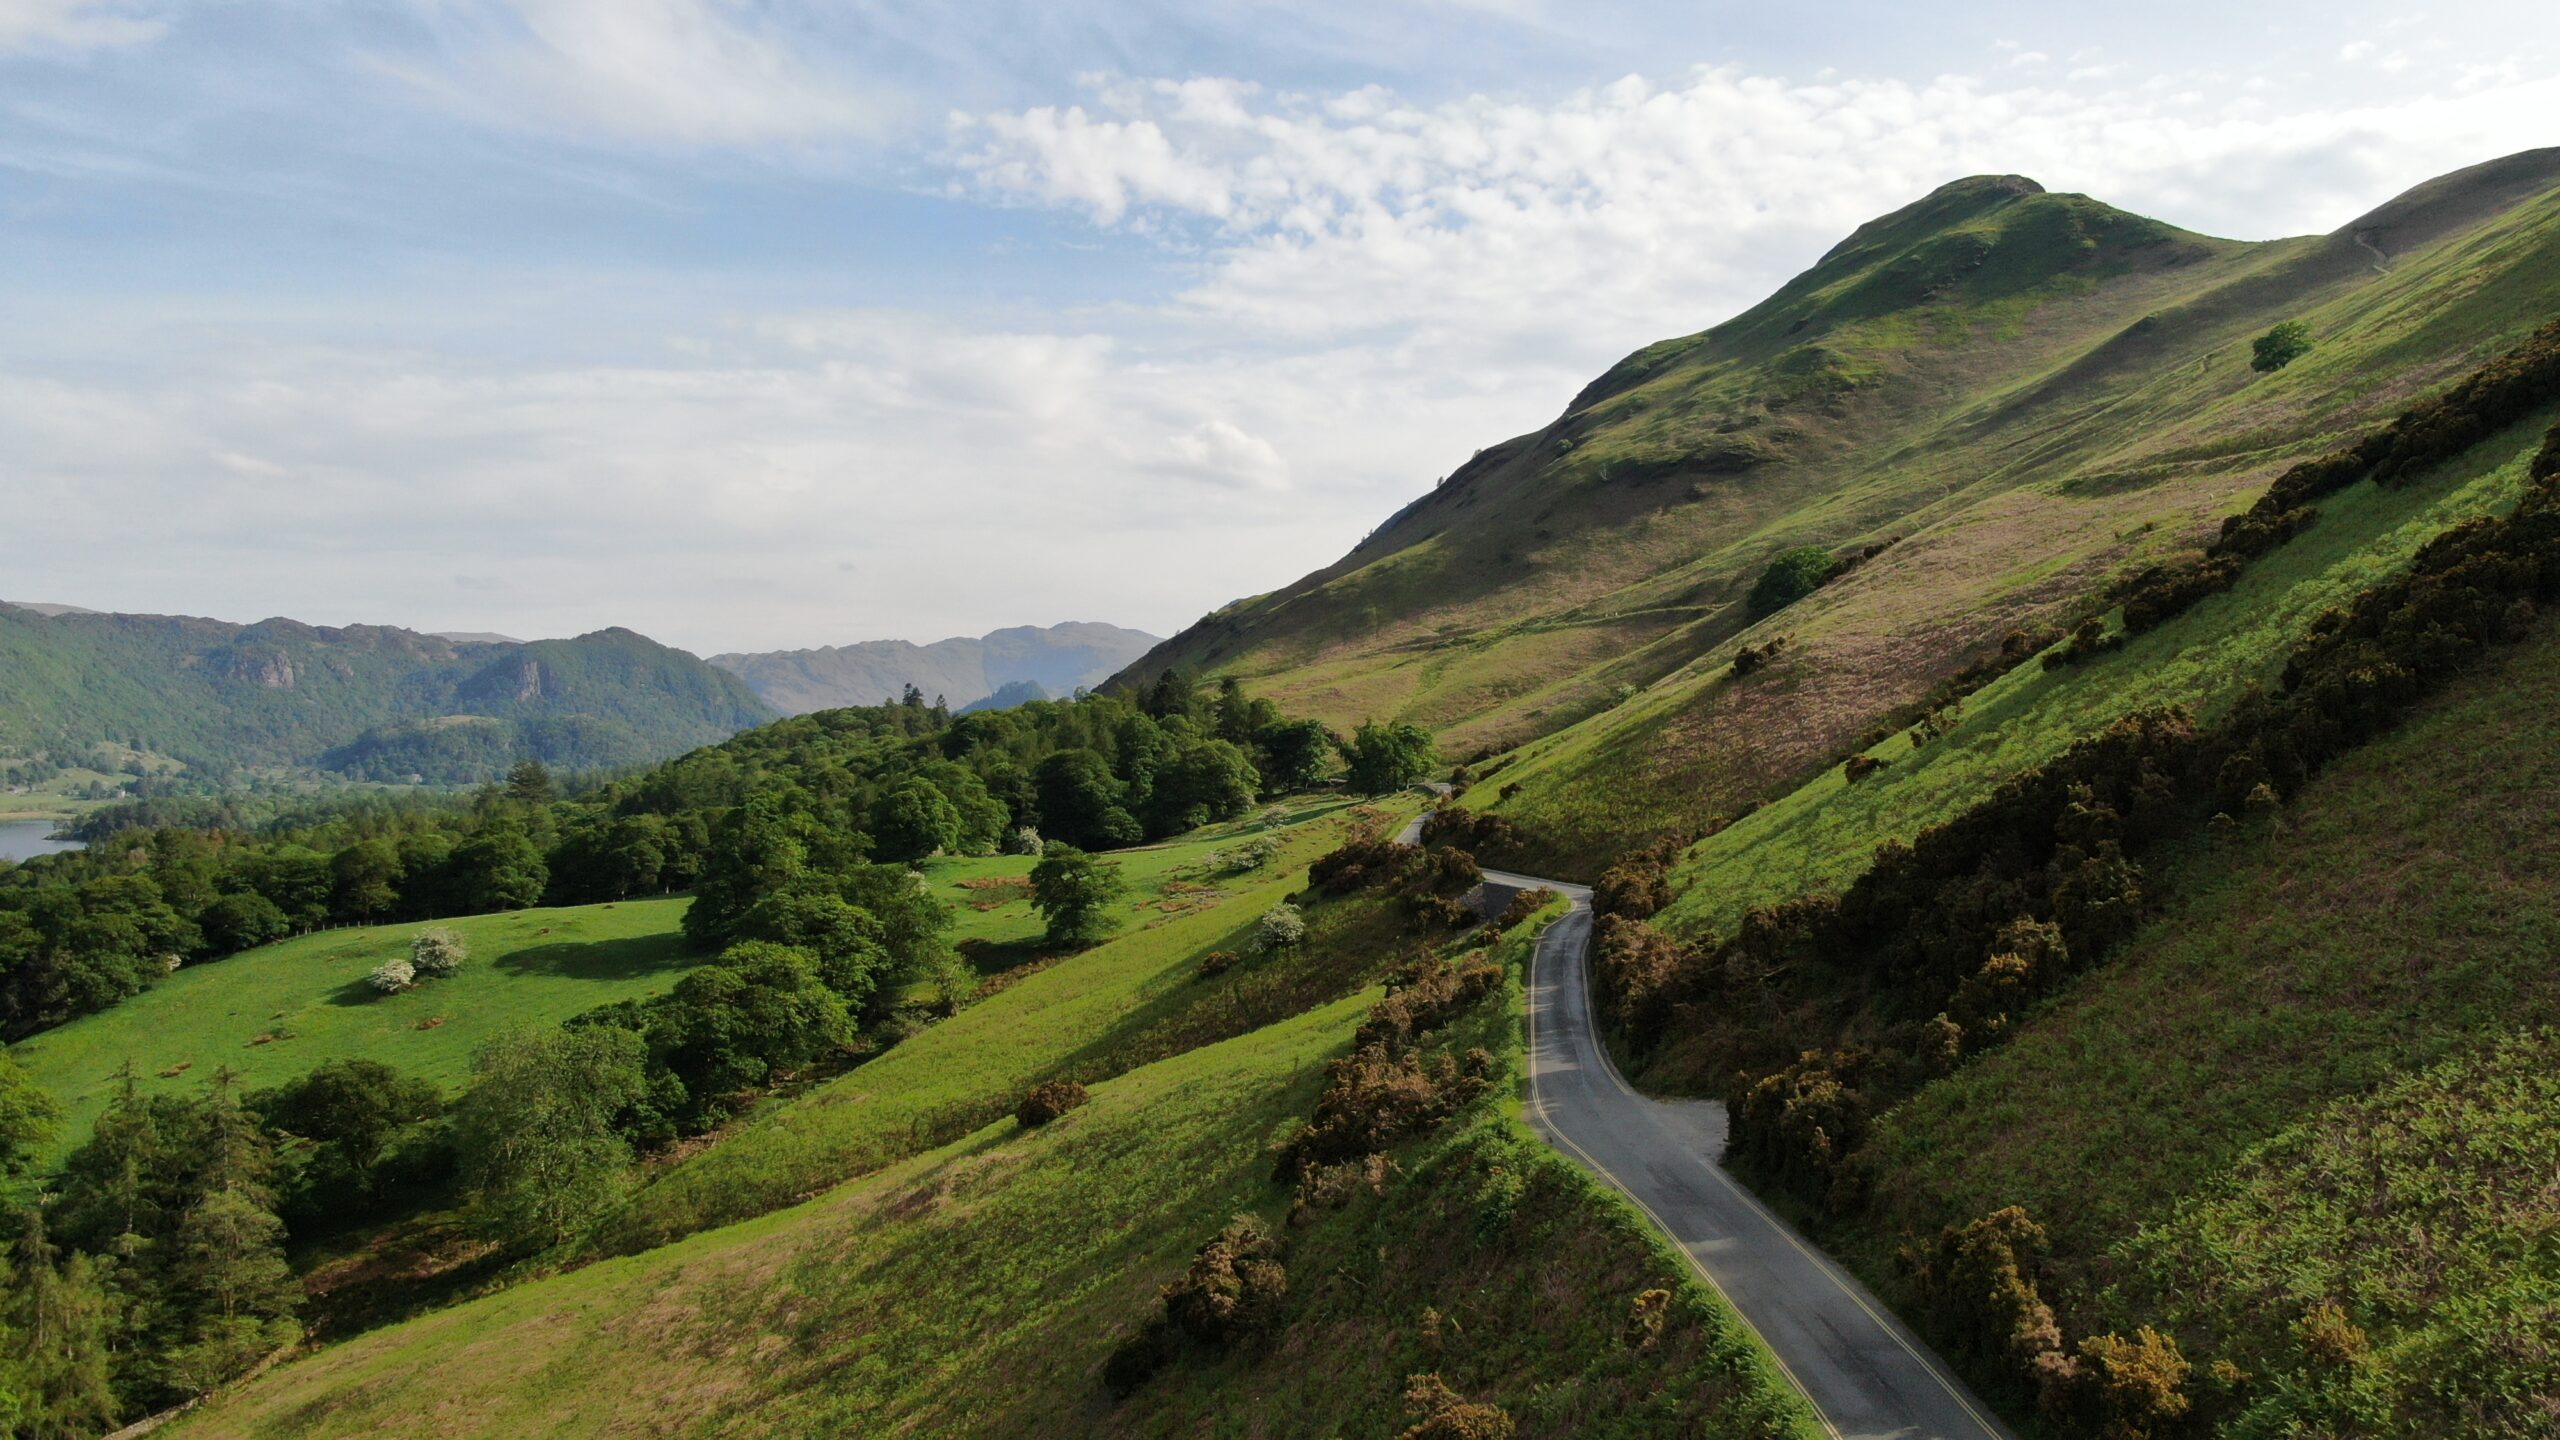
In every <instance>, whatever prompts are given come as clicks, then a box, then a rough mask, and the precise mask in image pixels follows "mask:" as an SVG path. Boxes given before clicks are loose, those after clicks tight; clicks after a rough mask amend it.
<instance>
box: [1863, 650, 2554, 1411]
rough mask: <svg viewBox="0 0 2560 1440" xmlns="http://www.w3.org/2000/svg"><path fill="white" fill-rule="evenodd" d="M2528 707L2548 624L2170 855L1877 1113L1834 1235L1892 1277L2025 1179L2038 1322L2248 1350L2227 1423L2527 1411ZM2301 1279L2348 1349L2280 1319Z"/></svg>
mask: <svg viewBox="0 0 2560 1440" xmlns="http://www.w3.org/2000/svg"><path fill="white" fill-rule="evenodd" d="M2555 716H2560V630H2555V629H2554V628H2553V627H2552V626H2551V625H2549V624H2548V623H2546V624H2545V625H2544V626H2543V627H2542V629H2541V631H2540V633H2539V635H2538V637H2537V638H2536V639H2535V640H2534V641H2532V642H2531V643H2530V644H2529V645H2526V646H2524V647H2521V648H2519V649H2518V650H2517V651H2515V652H2513V653H2512V654H2510V655H2507V656H2505V657H2503V658H2502V659H2501V660H2500V661H2499V662H2498V663H2495V664H2493V665H2491V666H2489V667H2487V668H2484V669H2483V670H2482V671H2480V672H2479V673H2477V674H2474V675H2472V676H2470V677H2469V678H2467V679H2466V680H2465V681H2464V682H2463V683H2462V684H2461V685H2460V686H2459V687H2458V688H2457V689H2456V690H2455V691H2454V692H2453V693H2451V694H2448V695H2446V696H2445V697H2444V698H2443V699H2442V700H2440V701H2439V702H2437V703H2436V704H2434V705H2432V706H2430V707H2429V708H2428V710H2427V711H2426V712H2425V713H2424V714H2423V715H2421V716H2420V717H2418V718H2417V719H2416V720H2414V721H2413V722H2412V723H2410V724H2409V725H2407V726H2406V727H2404V728H2403V729H2402V730H2400V731H2399V732H2398V733H2396V734H2394V735H2392V736H2391V737H2389V738H2388V739H2385V740H2383V741H2381V742H2380V743H2378V744H2376V745H2374V746H2372V747H2371V748H2369V749H2367V750H2364V751H2362V752H2359V753H2357V754H2356V755H2354V756H2352V757H2351V758H2349V759H2348V760H2346V761H2344V762H2342V763H2340V764H2339V765H2338V766H2337V768H2336V769H2334V770H2332V771H2331V772H2329V773H2328V774H2326V775H2324V776H2322V777H2321V778H2320V779H2318V780H2316V781H2314V782H2313V783H2312V784H2311V785H2310V786H2309V787H2308V788H2306V789H2305V790H2304V791H2303V792H2302V793H2301V794H2300V795H2299V796H2297V797H2295V799H2294V800H2293V802H2292V803H2291V804H2290V805H2288V806H2287V807H2286V809H2285V811H2284V813H2283V815H2282V817H2281V818H2280V819H2278V820H2274V821H2271V822H2269V824H2268V826H2267V828H2266V829H2265V831H2264V832H2263V833H2261V834H2257V835H2254V836H2251V837H2250V838H2248V839H2247V840H2246V841H2245V842H2242V843H2237V844H2224V845H2215V846H2208V847H2200V848H2197V849H2194V850H2191V851H2190V852H2189V853H2187V854H2185V855H2184V856H2183V857H2181V859H2180V860H2179V861H2178V863H2177V864H2176V865H2175V868H2174V869H2173V870H2172V872H2171V873H2170V874H2169V876H2168V877H2167V881H2166V884H2165V886H2164V889H2165V890H2166V892H2167V893H2168V894H2169V895H2171V896H2172V897H2174V898H2173V900H2172V901H2171V903H2170V904H2169V905H2168V906H2167V907H2166V908H2165V909H2164V910H2163V911H2162V912H2161V913H2160V914H2159V915H2158V916H2157V917H2156V918H2154V919H2153V920H2152V921H2151V922H2150V923H2149V924H2148V925H2146V926H2145V928H2144V929H2143V931H2142V933H2141V934H2140V935H2139V936H2138V937H2137V938H2136V939H2135V940H2134V941H2133V943H2132V944H2131V945H2130V946H2129V947H2128V948H2127V949H2126V950H2125V952H2124V953H2123V956H2122V958H2121V959H2119V960H2116V961H2114V962H2111V963H2110V964H2109V965H2108V966H2107V967H2106V968H2105V969H2103V970H2101V971H2099V972H2097V973H2096V974H2093V975H2092V976H2090V977H2089V978H2088V979H2086V980H2084V981H2083V982H2081V983H2080V984H2079V985H2077V986H2075V987H2073V988H2071V989H2069V990H2067V991H2065V992H2064V993H2063V994H2061V995H2060V996H2058V997H2057V998H2056V999H2055V1000H2054V1001H2053V1002H2052V1003H2051V1004H2050V1005H2049V1006H2048V1007H2047V1008H2045V1009H2044V1010H2042V1011H2041V1012H2039V1013H2037V1014H2036V1015H2035V1016H2034V1017H2033V1018H2032V1019H2030V1020H2029V1021H2027V1022H2026V1023H2025V1024H2024V1025H2023V1026H2022V1027H2021V1028H2020V1030H2019V1032H2018V1034H2017V1037H2016V1039H2015V1041H2014V1042H2013V1043H2011V1044H2009V1045H2008V1046H2006V1047H2004V1048H2002V1049H1999V1050H1996V1051H1993V1052H1991V1053H1990V1054H1988V1055H1986V1056H1985V1057H1984V1058H1983V1059H1982V1060H1981V1061H1979V1062H1977V1063H1976V1064H1973V1065H1971V1066H1968V1067H1966V1068H1965V1069H1963V1070H1962V1071H1960V1072H1958V1073H1957V1074H1956V1075H1955V1076H1953V1077H1951V1078H1949V1079H1947V1080H1945V1081H1942V1082H1939V1083H1938V1084H1936V1085H1933V1086H1931V1087H1929V1088H1928V1089H1926V1090H1924V1091H1922V1092H1921V1093H1920V1094H1919V1095H1918V1096H1916V1097H1914V1098H1913V1099H1912V1100H1910V1101H1908V1102H1906V1103H1905V1104H1904V1105H1903V1106H1901V1107H1900V1108H1898V1109H1897V1110H1895V1111H1894V1112H1892V1113H1890V1114H1888V1115H1886V1116H1884V1117H1883V1118H1882V1119H1881V1120H1880V1121H1879V1123H1878V1128H1877V1138H1876V1141H1875V1146H1876V1155H1877V1164H1876V1173H1877V1175H1878V1177H1879V1179H1878V1185H1877V1198H1876V1202H1875V1209H1874V1213H1873V1216H1872V1218H1871V1219H1870V1220H1869V1221H1867V1222H1866V1223H1864V1224H1862V1225H1861V1226H1860V1227H1859V1229H1858V1230H1856V1231H1854V1232H1850V1233H1848V1234H1847V1235H1845V1236H1844V1244H1846V1245H1847V1246H1848V1253H1849V1254H1850V1255H1852V1256H1853V1257H1854V1258H1856V1259H1857V1260H1858V1261H1860V1262H1861V1265H1862V1268H1864V1269H1866V1270H1867V1271H1868V1272H1869V1274H1870V1276H1871V1277H1872V1278H1876V1279H1878V1280H1879V1281H1880V1282H1882V1283H1886V1284H1890V1283H1891V1282H1892V1277H1893V1276H1894V1273H1895V1267H1894V1265H1893V1262H1892V1251H1893V1249H1894V1247H1895V1246H1897V1245H1898V1244H1901V1243H1904V1242H1905V1240H1906V1239H1908V1238H1912V1237H1919V1236H1926V1235H1929V1234H1933V1233H1935V1232H1936V1230H1937V1229H1938V1228H1940V1227H1941V1226H1946V1225H1958V1224H1963V1223H1965V1222H1968V1221H1971V1220H1973V1219H1975V1218H1977V1217H1979V1216H1983V1215H1987V1214H1990V1213H1992V1212H1994V1211H1996V1210H1999V1209H2001V1208H2002V1207H2005V1206H2010V1205H2017V1206H2022V1207H2024V1208H2025V1210H2026V1211H2027V1213H2028V1214H2029V1215H2030V1216H2032V1217H2033V1218H2034V1219H2035V1220H2036V1221H2037V1222H2038V1223H2040V1224H2041V1225H2042V1226H2043V1227H2044V1229H2045V1232H2046V1235H2047V1236H2048V1238H2049V1242H2050V1250H2049V1253H2048V1255H2047V1257H2046V1260H2045V1268H2044V1270H2043V1288H2044V1292H2045V1295H2046V1297H2047V1299H2048V1300H2049V1302H2050V1303H2052V1304H2053V1305H2054V1306H2055V1308H2056V1309H2057V1310H2058V1311H2060V1312H2061V1314H2062V1315H2063V1316H2064V1318H2065V1321H2066V1328H2067V1329H2069V1330H2071V1331H2072V1332H2074V1333H2077V1332H2081V1331H2084V1330H2109V1329H2112V1330H2119V1331H2130V1330H2131V1328H2132V1327H2134V1326H2136V1325H2141V1324H2149V1325H2155V1326H2159V1327H2161V1328H2162V1329H2164V1330H2168V1331H2170V1332H2172V1333H2174V1334H2176V1335H2177V1336H2178V1337H2179V1339H2180V1341H2181V1343H2182V1345H2183V1347H2184V1349H2185V1351H2186V1354H2187V1355H2188V1357H2189V1358H2190V1359H2191V1360H2192V1361H2193V1362H2194V1363H2195V1364H2197V1365H2199V1366H2202V1365H2204V1364H2206V1363H2207V1362H2209V1361H2211V1360H2216V1359H2222V1360H2229V1361H2232V1362H2235V1363H2237V1364H2239V1365H2240V1366H2241V1367H2242V1368H2244V1369H2246V1370H2249V1371H2251V1372H2252V1373H2253V1374H2255V1375H2256V1376H2257V1377H2258V1379H2257V1382H2256V1384H2255V1385H2253V1386H2252V1387H2250V1388H2249V1390H2248V1391H2247V1393H2246V1397H2245V1398H2244V1400H2243V1402H2242V1403H2241V1405H2240V1407H2239V1408H2241V1409H2244V1410H2248V1411H2249V1412H2250V1413H2249V1415H2248V1417H2247V1418H2246V1419H2245V1420H2241V1421H2236V1422H2235V1427H2236V1428H2235V1429H2234V1431H2233V1433H2236V1434H2247V1435H2273V1434H2281V1433H2324V1432H2323V1431H2322V1430H2321V1429H2320V1428H2319V1427H2322V1426H2339V1425H2342V1424H2348V1423H2350V1417H2352V1428H2347V1429H2344V1430H2343V1431H2329V1432H2326V1433H2351V1434H2358V1435H2377V1436H2379V1435H2407V1436H2419V1435H2448V1434H2455V1433H2459V1434H2464V1435H2476V1436H2495V1435H2515V1436H2524V1435H2536V1434H2544V1433H2547V1429H2546V1428H2544V1427H2547V1426H2548V1424H2549V1420H2550V1412H2549V1410H2548V1408H2547V1406H2548V1404H2549V1402H2550V1400H2551V1398H2552V1396H2554V1395H2555V1394H2560V1389H2555V1388H2554V1380H2555V1377H2560V1369H2555V1362H2560V1347H2555V1346H2554V1343H2553V1342H2554V1338H2555V1334H2560V1332H2555V1331H2554V1330H2553V1329H2552V1328H2551V1327H2552V1324H2553V1319H2554V1316H2553V1311H2552V1309H2551V1303H2550V1300H2551V1296H2552V1295H2553V1294H2555V1293H2560V1250H2555V1249H2554V1247H2553V1244H2552V1238H2553V1230H2552V1211H2551V1207H2550V1202H2549V1196H2548V1194H2547V1190H2546V1189H2545V1187H2546V1186H2547V1184H2548V1182H2549V1179H2550V1177H2551V1175H2552V1174H2553V1173H2554V1166H2555V1165H2560V1150H2555V1148H2554V1137H2555V1135H2560V1131H2555V1129H2554V1127H2553V1126H2552V1124H2551V1118H2552V1116H2553V1115H2554V1114H2555V1113H2560V1112H2555V1109H2554V1107H2555V1105H2560V1095H2555V1093H2554V1091H2553V1087H2552V1079H2551V1077H2552V1076H2553V1075H2554V1074H2555V1073H2560V1072H2555V1070H2554V1068H2553V1062H2554V1059H2555V1057H2560V1051H2555V1041H2554V1039H2553V1034H2554V1032H2553V1028H2552V1027H2554V1026H2555V1025H2560V975H2555V974H2554V973H2553V970H2552V967H2551V964H2550V959H2551V956H2552V954H2553V953H2554V950H2555V946H2560V918H2556V917H2555V912H2554V910H2553V908H2552V907H2551V905H2550V904H2549V903H2548V902H2549V898H2550V897H2551V896H2552V895H2553V894H2555V893H2560V814H2555V812H2554V805H2555V801H2560V758H2556V757H2560V743H2555V742H2560V720H2555V719H2554V717H2555ZM2323 1304H2328V1305H2335V1306H2338V1307H2340V1308H2341V1310H2342V1311H2343V1319H2344V1320H2345V1322H2347V1323H2349V1324H2352V1325H2354V1326H2355V1327H2357V1328H2358V1329H2360V1330H2362V1331H2363V1332H2364V1333H2365V1335H2366V1337H2367V1342H2368V1345H2367V1349H2366V1351H2365V1352H2364V1353H2363V1354H2362V1355H2360V1356H2359V1357H2358V1358H2356V1359H2355V1360H2354V1361H2353V1363H2347V1362H2344V1361H2339V1362H2337V1363H2336V1364H2334V1365H2332V1366H2326V1367H2324V1364H2323V1363H2322V1355H2321V1352H2320V1350H2319V1348H2318V1346H2316V1345H2312V1344H2310V1343H2309V1342H2308V1341H2307V1340H2306V1339H2305V1337H2304V1334H2303V1333H2302V1331H2301V1330H2300V1326H2301V1324H2302V1322H2303V1321H2304V1320H2305V1318H2306V1317H2307V1316H2308V1315H2309V1314H2310V1313H2311V1312H2312V1311H2313V1310H2314V1309H2315V1308H2316V1307H2318V1306H2321V1305H2323ZM2537 1396H2538V1397H2539V1399H2537V1398H2536V1397H2537ZM2287 1422H2290V1423H2293V1424H2297V1425H2302V1426H2305V1427H2310V1428H2309V1429H2308V1431H2307V1432H2288V1431H2286V1430H2284V1429H2283V1428H2282V1425H2283V1424H2284V1423H2287Z"/></svg>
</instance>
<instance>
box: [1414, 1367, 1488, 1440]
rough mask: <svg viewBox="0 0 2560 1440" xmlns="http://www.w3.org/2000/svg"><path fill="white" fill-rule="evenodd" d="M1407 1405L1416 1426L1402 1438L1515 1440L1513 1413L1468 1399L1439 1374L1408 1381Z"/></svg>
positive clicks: (1419, 1439)
mask: <svg viewBox="0 0 2560 1440" xmlns="http://www.w3.org/2000/svg"><path fill="white" fill-rule="evenodd" d="M1404 1406H1405V1413H1406V1414H1407V1415H1408V1416H1409V1417H1411V1419H1412V1420H1413V1425H1412V1426H1411V1428H1409V1429H1407V1430H1406V1431H1405V1432H1404V1434H1403V1435H1402V1436H1401V1437H1400V1440H1511V1434H1512V1426H1511V1415H1510V1412H1508V1411H1506V1410H1504V1409H1503V1408H1502V1407H1501V1406H1499V1405H1482V1404H1477V1403H1474V1402H1472V1401H1470V1400H1468V1399H1467V1398H1466V1397H1465V1396H1463V1395H1461V1394H1459V1393H1458V1392H1457V1391H1455V1390H1452V1389H1450V1388H1449V1385H1448V1382H1446V1381H1444V1380H1442V1379H1441V1378H1440V1377H1439V1376H1438V1375H1437V1374H1426V1375H1416V1376H1414V1377H1413V1378H1412V1379H1411V1380H1410V1381H1408V1382H1407V1383H1406V1387H1405V1392H1404Z"/></svg>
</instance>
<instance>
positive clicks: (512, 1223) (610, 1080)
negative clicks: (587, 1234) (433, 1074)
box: [454, 1025, 648, 1247]
mask: <svg viewBox="0 0 2560 1440" xmlns="http://www.w3.org/2000/svg"><path fill="white" fill-rule="evenodd" d="M645 1061H646V1050H645V1049H644V1047H643V1045H642V1043H641V1040H640V1037H639V1036H637V1035H635V1034H633V1033H631V1032H630V1031H628V1030H623V1029H617V1028H614V1027H612V1026H602V1025H598V1026H579V1027H574V1028H550V1029H540V1028H535V1029H525V1030H518V1031H515V1032H513V1033H511V1034H508V1035H503V1036H501V1037H499V1038H498V1039H495V1040H492V1041H490V1042H489V1043H488V1044H486V1045H484V1046H482V1047H481V1048H480V1052H479V1053H478V1054H477V1055H475V1056H474V1057H472V1083H471V1088H470V1089H469V1090H467V1091H465V1092H464V1093H463V1096H462V1098H461V1100H459V1101H458V1102H456V1104H455V1106H454V1138H455V1142H456V1146H457V1148H458V1149H459V1151H460V1153H461V1160H462V1171H463V1179H464V1183H465V1184H466V1186H468V1188H469V1190H470V1192H471V1195H472V1198H473V1201H474V1203H475V1219H476V1220H477V1221H478V1223H479V1224H480V1226H481V1228H482V1229H483V1230H484V1231H486V1232H487V1233H488V1234H490V1235H492V1236H493V1237H495V1238H497V1239H498V1240H500V1241H501V1242H502V1243H504V1244H507V1245H510V1246H517V1247H531V1246H543V1245H556V1244H559V1243H561V1242H562V1241H565V1240H567V1239H569V1238H570V1237H571V1236H573V1235H575V1234H577V1233H578V1232H579V1231H580V1230H581V1229H583V1228H584V1227H585V1226H586V1225H588V1224H589V1223H590V1222H592V1221H593V1220H594V1219H595V1218H596V1217H597V1216H598V1215H600V1214H602V1213H603V1211H604V1210H605V1208H606V1207H608V1206H610V1205H611V1204H612V1203H613V1202H614V1201H615V1200H617V1199H619V1198H620V1196H621V1194H622V1188H623V1183H624V1175H625V1172H626V1171H627V1170H628V1169H629V1167H630V1164H631V1147H630V1146H629V1145H628V1144H626V1143H625V1142H624V1141H623V1139H622V1137H621V1136H619V1135H617V1134H616V1133H615V1132H614V1128H613V1122H614V1117H615V1116H616V1115H617V1114H619V1113H620V1112H621V1111H622V1110H623V1108H624V1107H626V1106H628V1105H630V1104H632V1103H633V1102H634V1101H637V1100H639V1099H640V1098H641V1097H642V1096H643V1095H644V1094H645V1093H646V1092H647V1089H648V1077H647V1073H646V1069H645Z"/></svg>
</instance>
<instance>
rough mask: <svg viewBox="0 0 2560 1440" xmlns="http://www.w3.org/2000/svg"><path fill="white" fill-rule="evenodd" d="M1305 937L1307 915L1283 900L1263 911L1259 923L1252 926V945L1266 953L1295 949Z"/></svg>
mask: <svg viewBox="0 0 2560 1440" xmlns="http://www.w3.org/2000/svg"><path fill="white" fill-rule="evenodd" d="M1306 938H1307V917H1306V916H1304V915H1301V914H1299V913H1298V907H1297V906H1295V905H1292V904H1290V903H1288V902H1287V901H1285V900H1284V901H1282V902H1280V903H1279V904H1277V905H1274V906H1272V907H1271V908H1270V909H1268V910H1265V911H1263V912H1262V919H1261V921H1260V923H1258V924H1256V925H1255V926H1254V927H1253V947H1254V948H1255V949H1257V950H1260V951H1261V952H1263V953H1264V954H1266V955H1269V954H1274V953H1277V952H1279V951H1282V950H1295V949H1297V948H1298V945H1299V943H1300V942H1302V941H1304V940H1305V939H1306Z"/></svg>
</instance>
